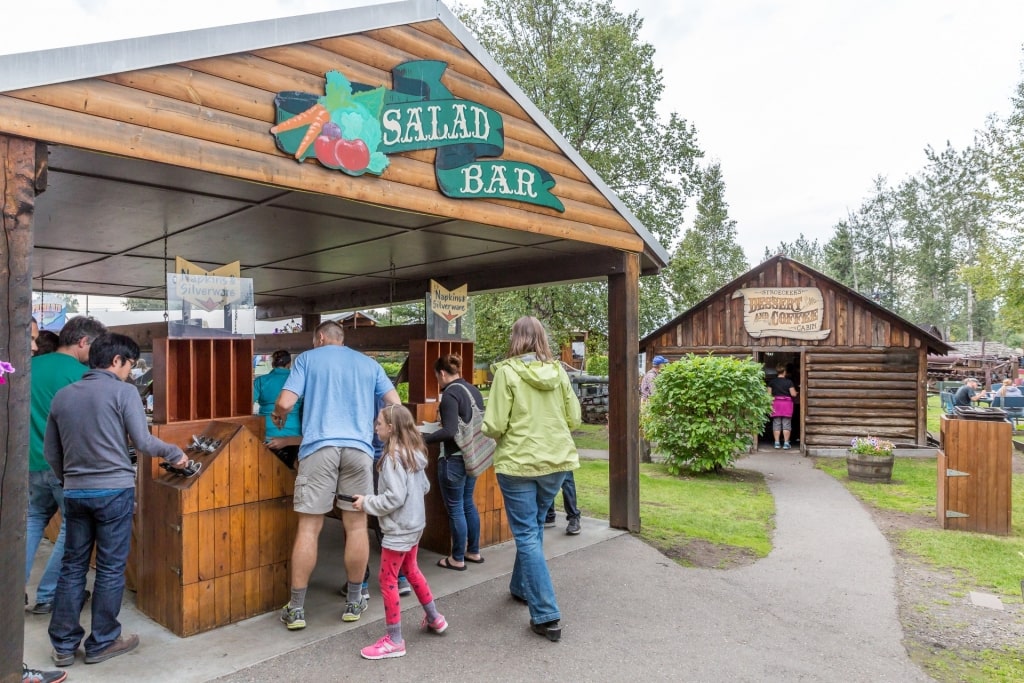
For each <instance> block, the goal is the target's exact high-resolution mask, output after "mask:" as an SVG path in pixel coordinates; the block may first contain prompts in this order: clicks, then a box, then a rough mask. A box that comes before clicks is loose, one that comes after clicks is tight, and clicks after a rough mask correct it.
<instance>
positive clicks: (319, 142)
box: [313, 135, 342, 168]
mask: <svg viewBox="0 0 1024 683" xmlns="http://www.w3.org/2000/svg"><path fill="white" fill-rule="evenodd" d="M336 142H338V140H334V139H332V138H329V137H327V136H326V135H321V136H319V137H318V138H317V139H316V141H314V142H313V150H314V151H315V152H316V158H317V159H318V160H319V161H320V163H321V164H323V165H324V166H330V167H331V168H339V167H340V166H341V165H342V163H341V160H340V159H338V156H337V152H336V148H335V143H336Z"/></svg>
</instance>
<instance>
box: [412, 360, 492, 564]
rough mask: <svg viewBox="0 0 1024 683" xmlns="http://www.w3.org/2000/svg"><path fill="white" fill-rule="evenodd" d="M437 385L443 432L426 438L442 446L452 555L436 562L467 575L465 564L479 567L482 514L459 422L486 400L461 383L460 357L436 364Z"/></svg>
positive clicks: (441, 482) (439, 465) (441, 467)
mask: <svg viewBox="0 0 1024 683" xmlns="http://www.w3.org/2000/svg"><path fill="white" fill-rule="evenodd" d="M434 374H435V375H437V385H438V386H439V387H441V389H442V390H443V392H444V393H442V394H441V404H440V405H439V406H438V413H439V414H440V416H441V428H440V429H438V430H437V431H436V432H432V433H430V434H424V435H423V440H424V441H426V442H427V443H428V444H431V443H438V442H440V443H441V456H440V459H439V460H438V463H437V479H438V484H439V485H440V486H441V495H442V497H443V498H444V506H445V508H446V509H447V510H448V525H449V527H450V528H451V534H452V551H451V554H450V555H448V556H447V557H442V558H441V559H440V560H438V562H437V566H438V567H443V568H445V569H454V570H456V571H465V569H466V563H467V562H473V563H475V564H480V563H481V562H483V561H484V558H483V557H481V556H480V513H479V512H478V511H477V509H476V504H475V503H474V502H473V490H474V489H475V488H476V477H471V476H469V475H468V474H466V464H465V463H464V462H463V460H462V453H461V452H460V451H459V446H458V444H457V443H455V435H456V434H457V433H458V431H459V419H460V418H461V419H462V421H463V422H469V421H470V419H471V418H472V416H473V404H472V403H471V401H472V402H475V403H476V405H477V407H479V408H480V409H481V410H483V408H484V397H483V395H482V394H481V393H480V390H479V389H477V388H476V387H475V386H473V385H472V384H470V383H469V382H467V381H466V380H464V379H462V357H461V356H459V355H458V354H447V355H444V356H441V357H440V358H438V359H437V361H436V362H435V363H434Z"/></svg>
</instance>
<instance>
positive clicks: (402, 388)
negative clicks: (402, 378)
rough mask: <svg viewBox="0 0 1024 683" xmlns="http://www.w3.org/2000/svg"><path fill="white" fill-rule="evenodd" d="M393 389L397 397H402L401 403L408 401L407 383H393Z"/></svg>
mask: <svg viewBox="0 0 1024 683" xmlns="http://www.w3.org/2000/svg"><path fill="white" fill-rule="evenodd" d="M395 391H397V392H398V397H399V398H400V399H402V403H408V402H409V383H408V382H400V383H398V384H396V385H395Z"/></svg>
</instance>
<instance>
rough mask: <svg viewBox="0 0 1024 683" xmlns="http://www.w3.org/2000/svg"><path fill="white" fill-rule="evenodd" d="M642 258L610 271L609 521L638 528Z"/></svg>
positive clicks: (633, 256)
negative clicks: (614, 272)
mask: <svg viewBox="0 0 1024 683" xmlns="http://www.w3.org/2000/svg"><path fill="white" fill-rule="evenodd" d="M639 327H640V257H639V255H638V254H631V253H627V254H623V255H622V272H621V273H616V274H614V275H610V276H608V395H609V401H608V484H609V515H608V517H609V524H610V525H611V526H612V527H614V528H616V529H628V530H629V531H634V532H635V531H640V443H639V439H640V390H639V385H638V381H639V374H638V372H639V370H638V366H637V354H638V352H639V349H640V336H639V335H640V333H639Z"/></svg>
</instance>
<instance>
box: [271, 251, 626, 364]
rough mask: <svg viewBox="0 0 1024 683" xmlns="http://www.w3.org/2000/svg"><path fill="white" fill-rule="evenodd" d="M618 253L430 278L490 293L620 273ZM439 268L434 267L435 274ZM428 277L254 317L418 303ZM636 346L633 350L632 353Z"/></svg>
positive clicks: (289, 304)
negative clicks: (408, 302)
mask: <svg viewBox="0 0 1024 683" xmlns="http://www.w3.org/2000/svg"><path fill="white" fill-rule="evenodd" d="M622 257H623V255H622V254H621V253H620V252H617V251H614V250H607V251H603V252H593V253H590V254H587V255H586V256H576V255H574V256H568V257H556V258H551V259H545V260H538V261H530V262H528V263H523V264H521V267H517V266H516V265H515V264H504V265H503V267H502V269H501V270H485V271H477V272H466V273H462V274H453V275H446V276H443V277H442V276H440V275H438V277H435V278H433V279H435V280H437V281H438V282H440V283H441V284H442V285H444V286H445V287H448V288H449V289H454V288H455V287H460V286H462V285H468V286H469V291H470V292H472V293H480V292H494V291H500V290H502V289H510V288H513V287H529V286H534V285H544V284H551V283H556V282H557V283H566V282H572V281H583V280H595V279H597V278H600V277H608V276H611V275H615V274H618V273H621V272H622ZM440 272H441V270H440V269H439V273H440ZM430 280H431V278H424V279H422V280H403V281H400V282H395V283H394V288H392V286H391V283H390V282H387V281H382V282H381V284H380V285H376V286H373V287H365V288H363V289H358V290H356V291H354V292H350V293H346V294H341V295H329V296H324V297H318V298H315V299H295V300H290V301H283V302H281V303H276V304H268V305H264V306H260V307H259V308H258V310H257V312H256V317H257V318H258V319H260V320H268V319H270V320H272V319H274V318H288V317H291V316H296V315H302V314H303V313H306V312H308V311H346V310H356V309H360V308H371V307H374V306H383V305H388V304H391V303H403V302H406V301H418V300H422V299H423V295H424V294H425V293H426V292H429V291H430ZM635 350H636V347H634V352H635Z"/></svg>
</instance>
